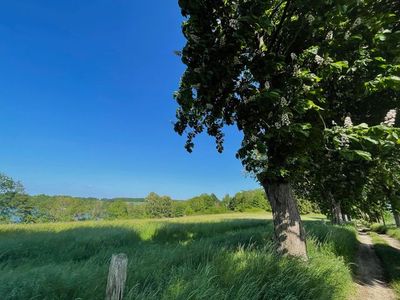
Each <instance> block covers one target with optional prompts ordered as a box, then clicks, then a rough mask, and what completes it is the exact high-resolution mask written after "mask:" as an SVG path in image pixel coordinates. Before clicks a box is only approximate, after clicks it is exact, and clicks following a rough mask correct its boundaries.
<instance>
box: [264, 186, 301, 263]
mask: <svg viewBox="0 0 400 300" xmlns="http://www.w3.org/2000/svg"><path fill="white" fill-rule="evenodd" d="M263 187H264V189H265V192H266V194H267V196H268V200H269V202H270V203H271V207H272V214H273V219H274V229H275V239H276V242H277V245H278V251H279V252H280V253H282V254H284V255H290V256H296V257H300V258H302V259H304V260H307V259H308V257H307V247H306V236H305V231H304V227H303V224H302V222H301V218H300V213H299V209H298V207H297V202H296V199H295V198H294V195H293V192H292V189H291V187H290V184H289V183H275V182H272V183H265V184H263Z"/></svg>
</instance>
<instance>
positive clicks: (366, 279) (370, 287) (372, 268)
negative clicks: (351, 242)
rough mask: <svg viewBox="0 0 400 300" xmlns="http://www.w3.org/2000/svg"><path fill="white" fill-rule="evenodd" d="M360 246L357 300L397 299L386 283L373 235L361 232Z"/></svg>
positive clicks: (355, 297)
mask: <svg viewBox="0 0 400 300" xmlns="http://www.w3.org/2000/svg"><path fill="white" fill-rule="evenodd" d="M359 241H360V248H359V250H358V257H357V268H358V270H357V276H356V285H357V293H356V295H355V296H354V297H353V298H352V299H355V300H368V299H373V300H381V299H382V300H395V299H396V296H395V294H394V292H393V290H392V289H390V288H389V287H388V285H387V284H386V283H385V280H384V276H383V270H382V267H381V264H380V261H379V259H378V257H377V256H376V254H375V251H374V248H373V245H372V240H371V237H370V236H369V235H368V234H367V233H364V232H360V234H359Z"/></svg>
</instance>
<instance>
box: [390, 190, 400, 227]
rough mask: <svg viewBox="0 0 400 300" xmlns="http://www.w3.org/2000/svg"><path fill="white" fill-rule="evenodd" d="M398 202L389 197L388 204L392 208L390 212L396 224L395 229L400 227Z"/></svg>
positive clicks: (399, 206) (399, 205)
mask: <svg viewBox="0 0 400 300" xmlns="http://www.w3.org/2000/svg"><path fill="white" fill-rule="evenodd" d="M399 202H400V201H399V200H398V199H397V198H394V197H390V204H391V206H392V212H393V217H394V221H395V222H396V227H400V213H399V210H400V203H399Z"/></svg>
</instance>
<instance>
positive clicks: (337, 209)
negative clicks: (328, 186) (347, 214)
mask: <svg viewBox="0 0 400 300" xmlns="http://www.w3.org/2000/svg"><path fill="white" fill-rule="evenodd" d="M330 197H331V201H332V210H333V223H334V224H342V223H343V219H342V209H341V206H340V202H339V201H336V200H335V198H334V197H333V195H332V193H330Z"/></svg>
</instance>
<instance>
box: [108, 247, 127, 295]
mask: <svg viewBox="0 0 400 300" xmlns="http://www.w3.org/2000/svg"><path fill="white" fill-rule="evenodd" d="M127 269H128V257H127V255H126V254H124V253H120V254H113V256H112V257H111V263H110V268H109V270H108V279H107V290H106V300H122V298H123V297H124V289H125V282H126V273H127Z"/></svg>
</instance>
